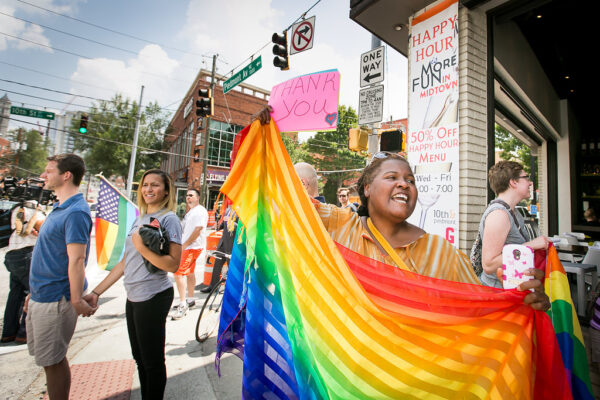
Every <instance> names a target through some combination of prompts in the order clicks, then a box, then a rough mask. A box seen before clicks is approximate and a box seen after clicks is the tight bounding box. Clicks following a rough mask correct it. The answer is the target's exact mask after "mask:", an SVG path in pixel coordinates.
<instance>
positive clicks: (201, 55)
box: [17, 0, 212, 58]
mask: <svg viewBox="0 0 600 400" xmlns="http://www.w3.org/2000/svg"><path fill="white" fill-rule="evenodd" d="M17 1H19V2H21V3H23V4H27V5H29V6H31V7H35V8H38V9H40V10H44V11H46V12H49V13H52V14H55V15H58V16H61V17H63V18H68V19H70V20H73V21H77V22H80V23H82V24H86V25H90V26H93V27H94V28H98V29H102V30H104V31H107V32H112V33H116V34H117V35H121V36H125V37H128V38H131V39H135V40H139V41H141V42H144V43H149V44H156V45H159V46H161V47H164V48H167V49H171V50H175V51H178V52H180V53H184V54H190V55H194V56H197V57H203V58H212V57H210V56H207V55H205V54H197V53H192V52H189V51H185V50H181V49H178V48H176V47H172V46H167V45H165V44H161V43H156V42H152V41H150V40H147V39H143V38H140V37H137V36H133V35H130V34H128V33H124V32H119V31H116V30H114V29H110V28H106V27H104V26H100V25H97V24H94V23H92V22H89V21H85V20H82V19H78V18H75V17H71V16H69V15H66V14H61V13H59V12H56V11H54V10H50V9H48V8H44V7H41V6H38V5H36V4H32V3H29V2H27V1H24V0H17Z"/></svg>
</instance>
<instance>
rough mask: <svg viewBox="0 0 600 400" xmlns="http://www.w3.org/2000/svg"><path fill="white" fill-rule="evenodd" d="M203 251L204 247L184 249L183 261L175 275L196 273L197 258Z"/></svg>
mask: <svg viewBox="0 0 600 400" xmlns="http://www.w3.org/2000/svg"><path fill="white" fill-rule="evenodd" d="M200 253H202V249H188V250H183V252H182V253H181V263H180V264H179V269H178V270H177V272H175V275H184V276H185V275H190V274H193V273H194V270H195V269H196V260H197V259H198V256H199V255H200Z"/></svg>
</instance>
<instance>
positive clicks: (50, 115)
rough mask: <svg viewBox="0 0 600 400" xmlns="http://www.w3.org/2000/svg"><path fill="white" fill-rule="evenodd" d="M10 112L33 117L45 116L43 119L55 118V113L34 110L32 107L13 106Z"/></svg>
mask: <svg viewBox="0 0 600 400" xmlns="http://www.w3.org/2000/svg"><path fill="white" fill-rule="evenodd" d="M10 113H11V114H15V115H21V116H23V117H31V118H43V119H54V113H53V112H50V111H42V110H34V109H32V108H25V107H14V106H13V107H11V108H10Z"/></svg>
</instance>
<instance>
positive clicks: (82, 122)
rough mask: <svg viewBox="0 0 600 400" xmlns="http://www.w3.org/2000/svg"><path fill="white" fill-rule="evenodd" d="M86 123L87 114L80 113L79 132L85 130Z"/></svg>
mask: <svg viewBox="0 0 600 400" xmlns="http://www.w3.org/2000/svg"><path fill="white" fill-rule="evenodd" d="M87 124H88V116H87V114H81V119H80V120H79V133H86V132H87Z"/></svg>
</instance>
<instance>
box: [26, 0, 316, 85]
mask: <svg viewBox="0 0 600 400" xmlns="http://www.w3.org/2000/svg"><path fill="white" fill-rule="evenodd" d="M18 1H22V0H18ZM320 2H321V0H317V1H316V2H315V3H314V4H313V5H312V6H310V7H309V8H308V10H306V11H304V12H303V13H302V14H300V16H299V17H298V18H296V19H295V20H294V22H292V23H291V24H290V25H289V26H288V27H287V28H285V29H284V30H283V32H286V31H288V30H290V29H291V28H292V26H294V24H295V23H296V22H298V21H300V20H301V19H303V18H304V17H305V16H306V14H307V13H308V12H309V11H310V10H312V9H313V8H314V7H315V6H316V5H317V4H319V3H320ZM271 44H272V43H271V42H267V43H266V44H265V45H263V46H262V47H261V48H260V49H258V50H257V51H255V52H254V53H252V54H251V55H250V56H248V57H246V58H244V60H243V61H242V62H241V63H239V64H238V65H236V66H235V67H233V68H232V69H231V71H229V72H228V73H227V74H225V76H227V75H228V74H231V75H232V76H233V71H235V70H236V69H238V68H239V67H240V66H242V65H243V64H245V63H246V61H247V60H250V61H252V60H253V59H254V57H255V56H256V55H257V54H258V53H260V52H261V51H263V50H264V48H265V47H267V46H269V45H271Z"/></svg>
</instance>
